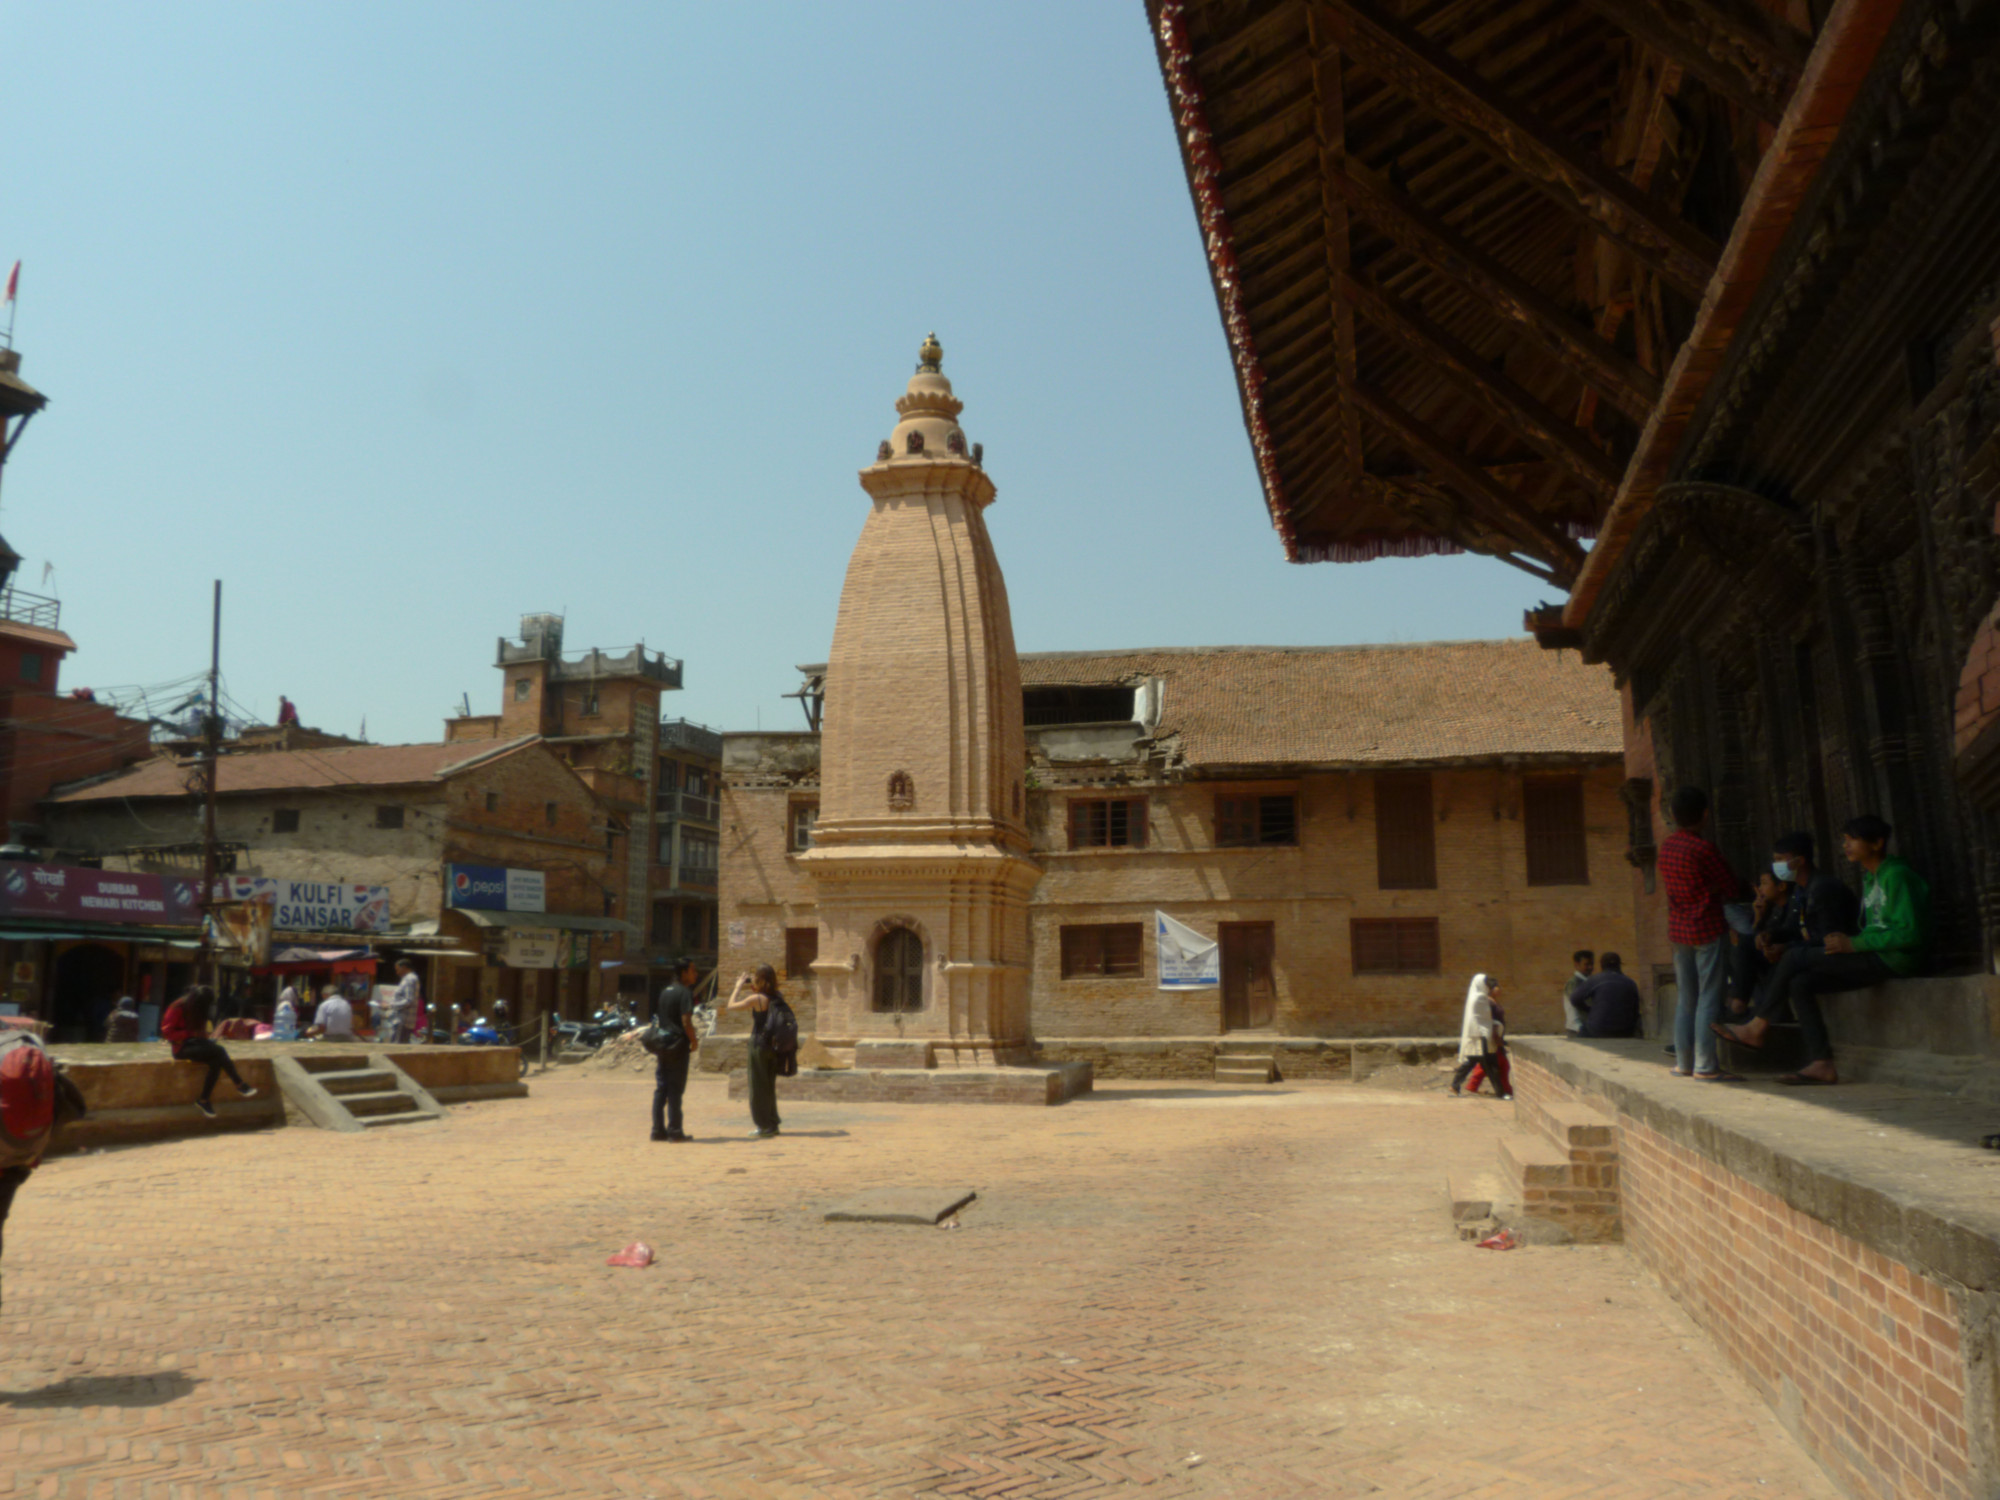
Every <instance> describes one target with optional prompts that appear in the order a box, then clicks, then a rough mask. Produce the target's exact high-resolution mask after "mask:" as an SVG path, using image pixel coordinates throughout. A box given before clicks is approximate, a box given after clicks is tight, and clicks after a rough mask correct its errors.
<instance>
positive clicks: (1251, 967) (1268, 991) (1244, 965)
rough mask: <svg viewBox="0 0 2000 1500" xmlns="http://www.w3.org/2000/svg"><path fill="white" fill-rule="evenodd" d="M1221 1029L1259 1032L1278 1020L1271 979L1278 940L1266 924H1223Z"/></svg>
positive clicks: (1275, 998)
mask: <svg viewBox="0 0 2000 1500" xmlns="http://www.w3.org/2000/svg"><path fill="white" fill-rule="evenodd" d="M1216 935H1217V938H1218V939H1219V941H1220V942H1221V945H1222V1029H1223V1030H1224V1031H1262V1030H1264V1029H1266V1028H1267V1027H1269V1026H1270V1025H1271V1023H1272V1022H1273V1021H1274V1020H1275V1019H1276V1018H1277V1013H1278V989H1277V985H1276V984H1275V983H1274V982H1273V981H1272V978H1271V960H1272V956H1273V954H1274V953H1275V951H1276V949H1277V941H1276V938H1275V936H1274V932H1273V929H1272V926H1271V924H1270V923H1269V922H1224V923H1223V924H1222V925H1221V927H1220V929H1219V930H1218V932H1217V934H1216Z"/></svg>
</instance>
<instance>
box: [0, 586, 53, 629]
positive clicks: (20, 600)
mask: <svg viewBox="0 0 2000 1500" xmlns="http://www.w3.org/2000/svg"><path fill="white" fill-rule="evenodd" d="M0 620H11V621H13V622H14V623H15V624H16V625H32V626H34V627H35V628H36V629H37V630H60V629H61V628H62V626H61V623H60V622H61V620H62V601H61V600H59V599H49V598H46V597H44V596H43V595H41V594H30V593H28V592H27V591H26V590H25V589H0Z"/></svg>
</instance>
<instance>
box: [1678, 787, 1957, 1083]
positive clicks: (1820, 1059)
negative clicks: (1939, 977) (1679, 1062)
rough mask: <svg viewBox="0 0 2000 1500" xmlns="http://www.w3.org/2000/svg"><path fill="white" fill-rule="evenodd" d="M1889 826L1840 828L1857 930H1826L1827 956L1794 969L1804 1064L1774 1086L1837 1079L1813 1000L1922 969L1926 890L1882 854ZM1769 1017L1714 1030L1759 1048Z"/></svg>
mask: <svg viewBox="0 0 2000 1500" xmlns="http://www.w3.org/2000/svg"><path fill="white" fill-rule="evenodd" d="M1889 833H1890V828H1889V825H1888V824H1887V823H1885V822H1883V821H1882V820H1881V819H1880V818H1878V817H1876V816H1875V815H1874V814H1873V813H1863V814H1862V815H1861V816H1860V817H1858V818H1853V819H1850V820H1849V822H1848V824H1847V826H1846V827H1845V828H1844V829H1842V830H1841V836H1840V852H1841V853H1842V854H1844V855H1845V856H1846V857H1847V858H1848V859H1849V860H1850V861H1852V862H1853V863H1854V864H1857V865H1859V866H1861V930H1860V931H1859V932H1857V933H1855V934H1854V936H1852V937H1848V936H1846V935H1845V934H1843V933H1839V932H1834V933H1829V934H1828V935H1827V939H1826V953H1825V954H1824V956H1822V957H1820V958H1816V959H1813V960H1811V961H1810V962H1809V963H1807V964H1805V965H1804V966H1803V967H1801V968H1799V969H1798V970H1797V971H1796V972H1795V973H1794V974H1793V975H1792V980H1791V986H1790V990H1789V995H1790V999H1791V1002H1792V1014H1793V1015H1794V1016H1796V1017H1797V1018H1798V1023H1799V1030H1800V1031H1802V1032H1804V1033H1805V1044H1806V1056H1807V1058H1808V1059H1809V1061H1808V1062H1807V1063H1806V1065H1805V1066H1804V1067H1803V1068H1801V1069H1799V1071H1798V1072H1796V1073H1787V1074H1786V1075H1785V1076H1783V1077H1782V1078H1780V1079H1779V1080H1778V1082H1780V1083H1790V1084H1799V1085H1805V1084H1820V1083H1838V1082H1840V1076H1839V1075H1838V1074H1837V1073H1836V1072H1835V1071H1834V1067H1833V1044H1832V1042H1831V1041H1829V1040H1828V1038H1827V1034H1826V1019H1825V1017H1824V1016H1822V1015H1821V1014H1820V1008H1819V997H1820V996H1821V995H1833V994H1838V993H1840V992H1841V991H1843V990H1864V989H1867V988H1869V987H1870V986H1871V985H1877V984H1883V983H1886V982H1887V981H1889V980H1891V979H1904V978H1907V977H1909V976H1910V975H1912V974H1918V973H1921V972H1922V971H1923V967H1924V962H1925V960H1926V959H1927V958H1928V957H1929V955H1930V945H1931V888H1930V887H1929V886H1928V885H1927V884H1925V882H1924V878H1923V876H1921V875H1919V874H1918V873H1917V872H1916V871H1915V870H1913V869H1911V868H1910V867H1909V866H1908V865H1907V864H1905V863H1904V862H1903V861H1902V860H1900V859H1897V858H1895V857H1893V856H1892V855H1891V854H1890V853H1889ZM1769 1024H1770V1023H1769V1022H1767V1021H1764V1020H1762V1019H1759V1020H1755V1021H1751V1022H1749V1023H1747V1024H1746V1025H1742V1026H1728V1027H1722V1026H1718V1027H1717V1028H1716V1030H1717V1031H1719V1032H1721V1033H1722V1034H1723V1035H1724V1036H1726V1037H1728V1038H1729V1039H1730V1040H1731V1041H1735V1042H1740V1043H1742V1044H1743V1045H1744V1046H1746V1047H1759V1046H1761V1045H1763V1041H1764V1033H1765V1031H1766V1030H1767V1029H1768V1027H1769Z"/></svg>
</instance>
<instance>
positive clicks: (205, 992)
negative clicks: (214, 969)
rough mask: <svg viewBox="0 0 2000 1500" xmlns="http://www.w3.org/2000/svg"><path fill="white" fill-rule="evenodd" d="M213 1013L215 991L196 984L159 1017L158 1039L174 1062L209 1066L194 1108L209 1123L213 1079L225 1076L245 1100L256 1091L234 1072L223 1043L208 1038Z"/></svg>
mask: <svg viewBox="0 0 2000 1500" xmlns="http://www.w3.org/2000/svg"><path fill="white" fill-rule="evenodd" d="M214 1010H215V991H214V990H212V989H210V988H209V987H208V986H207V985H205V984H198V985H196V986H195V987H194V988H193V989H191V990H189V991H188V992H187V993H186V994H185V995H183V996H181V997H180V999H178V1000H176V1001H175V1002H174V1003H173V1004H172V1005H169V1006H168V1007H167V1013H166V1014H165V1015H163V1016H161V1017H160V1040H161V1041H163V1042H165V1043H166V1044H167V1045H168V1046H169V1047H171V1048H173V1049H174V1061H175V1062H191V1063H206V1064H207V1065H208V1077H207V1078H206V1079H205V1080H204V1081H203V1083H202V1086H201V1097H200V1098H199V1099H197V1100H195V1101H194V1107H195V1108H196V1109H198V1110H200V1111H201V1112H202V1113H203V1114H205V1115H207V1116H208V1117H209V1118H210V1119H211V1120H213V1119H214V1118H215V1102H214V1095H215V1080H216V1079H217V1078H218V1077H219V1076H220V1075H222V1074H224V1073H227V1074H228V1075H229V1081H230V1082H231V1083H233V1084H235V1085H236V1092H237V1093H239V1094H241V1095H242V1096H243V1097H244V1098H245V1099H255V1098H256V1097H257V1091H256V1090H255V1089H253V1088H251V1087H250V1085H249V1084H247V1083H245V1082H244V1081H243V1079H242V1077H241V1075H239V1074H238V1073H237V1071H236V1064H235V1063H233V1062H231V1061H230V1060H229V1054H228V1053H227V1052H226V1051H224V1050H223V1048H222V1044H221V1043H220V1042H212V1041H210V1040H209V1039H208V1024H209V1016H210V1015H211V1014H212V1013H213V1012H214Z"/></svg>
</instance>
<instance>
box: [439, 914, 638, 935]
mask: <svg viewBox="0 0 2000 1500" xmlns="http://www.w3.org/2000/svg"><path fill="white" fill-rule="evenodd" d="M454 910H456V911H457V912H458V914H459V915H460V916H461V917H465V918H468V919H470V920H471V922H472V923H473V925H475V926H478V927H540V928H548V927H557V928H562V929H565V930H567V931H569V932H622V933H626V934H628V935H629V936H631V937H637V936H638V935H639V929H638V928H637V927H636V926H634V925H633V924H632V923H630V922H626V921H621V920H620V919H619V918H617V917H574V916H571V915H570V914H569V913H568V912H560V911H471V910H468V909H467V908H465V907H455V908H454Z"/></svg>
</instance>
